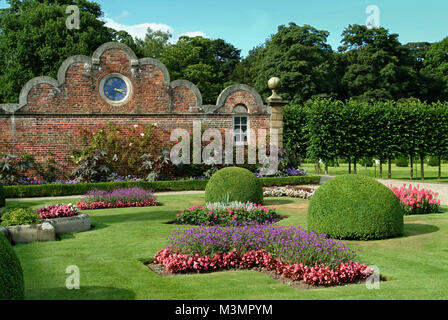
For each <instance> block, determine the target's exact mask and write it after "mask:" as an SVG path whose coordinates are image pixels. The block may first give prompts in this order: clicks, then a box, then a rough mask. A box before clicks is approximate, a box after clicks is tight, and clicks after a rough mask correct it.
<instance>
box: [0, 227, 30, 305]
mask: <svg viewBox="0 0 448 320" xmlns="http://www.w3.org/2000/svg"><path fill="white" fill-rule="evenodd" d="M24 296H25V285H24V281H23V271H22V267H21V265H20V261H19V258H17V255H16V253H15V252H14V250H13V249H12V247H11V245H10V244H9V241H8V240H6V238H5V237H4V236H3V234H2V233H0V300H23V299H24Z"/></svg>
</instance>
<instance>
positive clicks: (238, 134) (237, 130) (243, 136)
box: [233, 116, 249, 145]
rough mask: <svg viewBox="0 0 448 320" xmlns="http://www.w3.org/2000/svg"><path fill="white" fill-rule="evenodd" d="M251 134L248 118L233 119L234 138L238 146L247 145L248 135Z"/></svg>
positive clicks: (238, 117)
mask: <svg viewBox="0 0 448 320" xmlns="http://www.w3.org/2000/svg"><path fill="white" fill-rule="evenodd" d="M248 132H249V119H248V117H247V116H234V117H233V137H234V142H235V144H237V145H241V144H247V133H248Z"/></svg>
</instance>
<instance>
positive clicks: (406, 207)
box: [389, 184, 440, 215]
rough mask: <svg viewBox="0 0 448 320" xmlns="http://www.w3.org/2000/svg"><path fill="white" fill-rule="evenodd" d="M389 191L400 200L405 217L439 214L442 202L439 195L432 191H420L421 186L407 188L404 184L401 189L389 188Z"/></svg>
mask: <svg viewBox="0 0 448 320" xmlns="http://www.w3.org/2000/svg"><path fill="white" fill-rule="evenodd" d="M389 189H391V190H392V191H393V193H394V194H395V195H396V196H397V198H398V199H400V203H401V205H402V207H403V213H404V214H405V215H410V214H428V213H438V212H439V207H440V200H439V199H437V197H438V196H439V194H438V193H435V192H433V191H431V190H427V189H420V186H419V185H417V187H413V186H412V184H411V185H409V187H408V188H406V184H404V185H403V186H402V187H401V188H398V187H393V186H389Z"/></svg>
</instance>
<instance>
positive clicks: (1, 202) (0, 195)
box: [0, 182, 6, 208]
mask: <svg viewBox="0 0 448 320" xmlns="http://www.w3.org/2000/svg"><path fill="white" fill-rule="evenodd" d="M5 203H6V202H5V191H4V190H3V184H2V183H1V182H0V208H1V207H4V206H5Z"/></svg>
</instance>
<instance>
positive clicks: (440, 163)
mask: <svg viewBox="0 0 448 320" xmlns="http://www.w3.org/2000/svg"><path fill="white" fill-rule="evenodd" d="M438 160H439V174H438V176H437V178H438V179H439V180H440V179H442V156H439V158H438Z"/></svg>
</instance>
